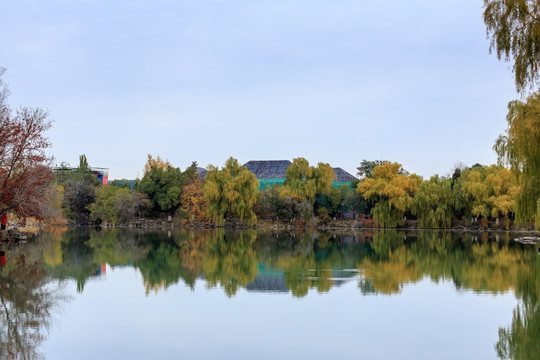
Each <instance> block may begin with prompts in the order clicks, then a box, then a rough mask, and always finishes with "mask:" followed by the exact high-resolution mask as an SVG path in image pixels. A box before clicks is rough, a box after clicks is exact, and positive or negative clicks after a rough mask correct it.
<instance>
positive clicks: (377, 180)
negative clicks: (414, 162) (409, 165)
mask: <svg viewBox="0 0 540 360" xmlns="http://www.w3.org/2000/svg"><path fill="white" fill-rule="evenodd" d="M421 182H422V178H421V177H420V176H418V175H416V174H411V175H408V174H406V173H405V172H404V171H403V169H402V166H401V164H399V163H394V162H390V161H385V162H383V163H382V164H381V165H379V166H376V167H375V168H374V169H373V173H372V177H370V178H366V179H364V180H363V181H361V182H359V183H358V187H357V192H358V193H361V194H362V196H364V198H366V199H370V200H372V201H373V202H374V203H375V206H374V207H373V209H372V214H373V220H375V222H376V223H377V224H378V225H379V226H381V227H397V226H401V225H403V224H404V220H405V219H404V215H405V212H407V211H409V210H410V209H411V205H412V201H413V197H414V195H415V194H416V192H417V190H418V187H419V186H420V183H421Z"/></svg>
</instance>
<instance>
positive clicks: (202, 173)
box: [195, 166, 208, 179]
mask: <svg viewBox="0 0 540 360" xmlns="http://www.w3.org/2000/svg"><path fill="white" fill-rule="evenodd" d="M207 172H208V170H206V169H204V168H202V167H199V166H197V169H196V170H195V174H197V175H199V177H200V178H201V179H204V177H205V176H206V173H207Z"/></svg>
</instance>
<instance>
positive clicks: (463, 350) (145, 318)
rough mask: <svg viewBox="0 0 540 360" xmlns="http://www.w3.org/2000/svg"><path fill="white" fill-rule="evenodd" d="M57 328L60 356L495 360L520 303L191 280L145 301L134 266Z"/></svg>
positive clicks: (89, 289) (92, 287) (76, 305)
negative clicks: (273, 289) (261, 289)
mask: <svg viewBox="0 0 540 360" xmlns="http://www.w3.org/2000/svg"><path fill="white" fill-rule="evenodd" d="M71 285H72V286H71V288H72V291H73V293H74V294H73V299H72V301H71V302H70V303H69V304H68V305H67V307H66V308H65V309H64V311H63V315H61V316H60V318H59V319H58V321H57V322H56V324H57V326H54V328H53V329H52V331H51V334H50V336H49V340H48V341H47V343H46V344H45V345H44V346H43V348H42V351H43V352H44V353H45V355H46V356H47V358H51V359H74V358H77V359H96V358H98V359H119V358H125V359H127V358H130V359H147V358H154V359H161V358H187V359H195V358H199V359H200V358H206V359H210V358H211V359H216V358H220V359H224V358H227V359H229V358H230V359H253V358H262V359H278V358H280V359H293V358H294V359H315V358H316V359H322V358H327V359H330V358H335V359H358V358H365V359H495V358H496V354H495V351H494V348H493V346H494V344H495V343H496V342H497V340H498V335H497V329H498V327H499V326H506V325H507V324H509V323H510V322H511V318H512V310H513V309H514V307H515V306H516V299H515V297H514V296H513V295H512V294H510V293H508V294H504V295H496V296H495V295H489V296H479V295H476V294H474V293H472V292H469V291H461V292H457V291H456V290H455V286H454V284H452V283H451V282H447V281H446V282H440V283H439V284H435V283H433V282H431V281H430V280H427V279H424V280H422V281H420V282H418V283H416V284H414V285H407V286H405V287H404V288H403V291H402V293H401V294H399V295H392V296H362V294H361V292H360V290H359V289H358V286H357V284H356V283H355V282H347V283H345V284H344V285H343V286H341V287H334V288H332V289H331V290H330V291H329V292H328V293H324V294H318V293H317V292H315V291H310V292H309V294H308V295H307V296H306V297H304V298H300V299H299V298H294V297H292V296H291V295H290V294H278V293H252V292H247V291H246V290H244V289H241V290H239V291H238V292H237V294H236V295H235V296H234V297H232V298H228V297H227V296H226V294H225V293H224V292H223V290H222V289H219V288H216V289H207V288H206V287H205V282H204V281H202V280H199V281H197V283H196V286H195V289H194V290H193V291H192V290H190V289H189V287H186V286H185V285H183V284H182V283H181V282H180V283H179V284H177V285H172V286H170V287H169V288H167V290H163V291H160V292H158V293H157V294H154V293H152V294H151V295H150V296H145V289H144V287H143V285H142V277H141V275H140V273H139V272H138V271H136V270H134V269H133V268H114V269H111V268H109V269H107V276H106V277H105V281H97V282H94V281H90V282H88V283H87V285H86V286H85V289H84V292H83V293H82V294H75V284H74V283H72V284H71Z"/></svg>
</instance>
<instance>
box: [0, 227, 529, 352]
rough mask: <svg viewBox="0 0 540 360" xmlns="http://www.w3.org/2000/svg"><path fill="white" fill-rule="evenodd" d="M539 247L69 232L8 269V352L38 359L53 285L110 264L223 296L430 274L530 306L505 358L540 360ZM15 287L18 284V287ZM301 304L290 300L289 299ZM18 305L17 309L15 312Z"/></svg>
mask: <svg viewBox="0 0 540 360" xmlns="http://www.w3.org/2000/svg"><path fill="white" fill-rule="evenodd" d="M538 248H539V247H538V246H530V245H529V246H526V245H522V244H518V243H516V242H514V241H512V240H511V238H510V235H509V234H496V235H488V234H487V233H483V234H476V235H471V234H457V233H452V232H443V231H423V232H418V233H404V232H400V231H392V230H376V231H374V232H373V233H369V232H362V233H358V234H338V233H316V232H296V233H289V232H281V233H260V232H255V231H244V232H225V231H223V230H215V231H199V232H184V231H173V232H169V233H167V232H161V231H147V232H144V231H131V230H127V229H111V230H103V231H98V230H96V229H82V230H74V229H69V230H68V229H57V230H55V231H53V232H47V233H42V234H40V235H39V236H38V238H37V239H36V240H34V241H30V242H29V243H28V244H26V245H24V246H22V247H21V248H20V249H19V250H18V251H19V252H20V253H24V256H25V257H24V258H21V259H22V260H20V261H19V262H13V263H12V265H11V267H9V266H8V267H6V268H4V269H3V270H1V272H0V275H1V276H0V286H1V288H0V295H1V300H2V306H3V309H2V317H3V321H2V325H1V326H2V329H1V330H0V331H1V333H0V336H1V338H0V341H1V342H2V349H6V350H3V351H12V352H13V351H14V352H22V351H26V353H27V354H28V355H29V356H28V357H32V356H33V355H35V354H34V353H33V352H35V349H36V347H37V346H38V345H39V343H40V342H41V341H43V338H44V333H45V332H44V330H46V329H47V328H48V326H49V324H50V309H51V307H53V306H54V305H55V304H56V303H57V302H58V299H59V296H58V294H57V293H55V292H54V291H52V290H51V289H52V288H51V287H47V286H45V284H46V283H47V281H48V279H56V280H57V282H58V283H63V281H64V280H66V279H72V280H74V281H75V282H76V283H77V291H79V292H81V293H82V292H84V288H85V284H86V283H87V282H88V281H92V279H94V278H97V277H100V276H105V275H106V274H105V272H106V269H107V266H110V267H112V268H115V267H131V268H135V269H137V271H138V272H139V273H140V274H141V276H142V281H143V284H142V286H143V289H144V292H145V294H146V295H147V296H149V295H151V294H155V293H159V292H160V291H166V289H167V288H168V287H170V286H172V285H174V284H177V283H178V282H180V281H182V282H183V283H185V284H186V285H187V286H189V287H190V288H191V289H194V288H195V284H196V282H197V281H204V282H205V284H206V286H207V287H209V288H214V287H215V288H221V289H223V291H224V292H225V294H226V295H227V296H229V297H233V296H235V295H236V294H237V292H238V291H239V290H240V289H246V290H247V291H248V292H275V293H280V294H291V295H292V296H294V297H304V296H306V295H307V294H308V293H309V292H313V291H314V292H317V293H326V292H329V291H331V290H332V289H333V288H337V287H339V286H341V285H342V284H345V283H351V282H352V283H355V284H357V286H358V288H359V292H360V293H361V294H364V295H379V296H394V295H396V294H399V293H400V292H402V290H403V288H404V287H406V286H408V285H411V284H415V283H417V282H419V281H421V280H423V279H425V278H428V279H430V280H431V281H433V282H435V283H437V282H441V281H451V282H452V283H453V284H454V286H455V288H456V290H457V291H473V292H477V293H490V294H498V293H506V292H509V291H515V294H516V295H517V297H518V298H519V299H520V303H519V305H518V306H517V308H516V309H515V310H514V314H513V320H512V323H511V324H510V325H509V326H508V327H503V328H501V329H499V341H498V342H497V344H496V345H495V349H496V351H497V354H498V356H499V357H500V358H502V359H536V358H537V357H535V356H537V354H539V353H540V345H539V343H538V339H539V338H540V310H539V305H538V299H539V297H540V284H539V282H538V281H539V280H540V259H539V257H538ZM13 284H17V286H14V285H13ZM289 296H290V295H289ZM4 304H6V305H4Z"/></svg>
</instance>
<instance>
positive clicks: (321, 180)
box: [285, 158, 336, 217]
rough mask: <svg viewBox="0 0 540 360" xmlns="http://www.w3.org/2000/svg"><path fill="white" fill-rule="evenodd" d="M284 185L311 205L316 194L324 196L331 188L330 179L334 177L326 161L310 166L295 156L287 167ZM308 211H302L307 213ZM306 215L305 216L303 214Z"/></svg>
mask: <svg viewBox="0 0 540 360" xmlns="http://www.w3.org/2000/svg"><path fill="white" fill-rule="evenodd" d="M286 175H287V179H286V180H285V186H286V187H288V188H289V189H291V190H292V191H293V192H294V193H295V194H296V195H297V196H299V197H301V198H303V199H305V200H306V202H307V203H308V204H309V205H310V206H311V207H313V205H315V200H316V199H317V196H326V195H328V194H329V192H330V190H331V189H332V181H333V180H334V178H335V177H336V173H335V172H334V169H333V168H332V167H331V166H330V165H329V164H326V163H322V162H320V163H318V164H317V166H316V167H315V166H310V165H309V162H308V161H307V160H306V159H304V158H296V159H294V160H293V162H292V164H291V165H290V166H289V167H288V168H287V173H286ZM308 212H309V211H307V212H306V211H303V213H304V214H306V215H307V213H308ZM305 217H307V216H305Z"/></svg>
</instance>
